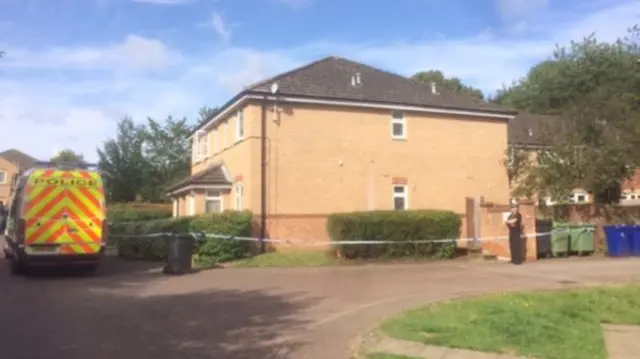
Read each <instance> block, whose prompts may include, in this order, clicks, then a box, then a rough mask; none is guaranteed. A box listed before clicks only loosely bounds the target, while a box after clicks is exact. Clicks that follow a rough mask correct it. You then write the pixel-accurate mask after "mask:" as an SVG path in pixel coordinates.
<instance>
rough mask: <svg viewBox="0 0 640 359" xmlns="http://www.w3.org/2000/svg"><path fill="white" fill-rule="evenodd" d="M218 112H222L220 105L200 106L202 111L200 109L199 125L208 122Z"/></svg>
mask: <svg viewBox="0 0 640 359" xmlns="http://www.w3.org/2000/svg"><path fill="white" fill-rule="evenodd" d="M218 112H220V108H219V107H208V106H203V107H202V108H200V111H198V116H199V118H198V123H197V126H200V125H202V124H204V123H206V122H207V121H209V120H210V119H212V118H213V116H215V115H217V114H218Z"/></svg>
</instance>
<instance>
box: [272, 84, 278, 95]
mask: <svg viewBox="0 0 640 359" xmlns="http://www.w3.org/2000/svg"><path fill="white" fill-rule="evenodd" d="M276 92H278V83H277V82H274V83H273V84H271V93H272V94H274V95H275V94H276Z"/></svg>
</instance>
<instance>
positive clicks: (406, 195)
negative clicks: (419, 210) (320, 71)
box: [391, 184, 409, 211]
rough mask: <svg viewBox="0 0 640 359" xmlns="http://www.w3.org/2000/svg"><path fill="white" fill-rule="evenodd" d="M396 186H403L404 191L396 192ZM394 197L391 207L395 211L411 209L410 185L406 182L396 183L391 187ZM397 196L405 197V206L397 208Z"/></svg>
mask: <svg viewBox="0 0 640 359" xmlns="http://www.w3.org/2000/svg"><path fill="white" fill-rule="evenodd" d="M396 188H402V193H396ZM391 190H392V195H393V197H392V198H391V206H392V207H391V208H392V209H393V210H394V211H402V210H404V211H406V210H408V209H409V186H408V185H406V184H394V185H393V186H392V188H391ZM396 198H404V208H403V209H396Z"/></svg>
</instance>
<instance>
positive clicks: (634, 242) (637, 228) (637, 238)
mask: <svg viewBox="0 0 640 359" xmlns="http://www.w3.org/2000/svg"><path fill="white" fill-rule="evenodd" d="M631 227H632V228H633V230H632V232H633V235H632V236H631V237H630V238H629V252H631V255H632V256H640V225H638V224H634V225H632V226H631Z"/></svg>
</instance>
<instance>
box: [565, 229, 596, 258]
mask: <svg viewBox="0 0 640 359" xmlns="http://www.w3.org/2000/svg"><path fill="white" fill-rule="evenodd" d="M569 232H570V234H569V235H570V237H571V238H570V240H569V252H571V253H578V254H590V253H593V252H595V235H596V226H595V225H593V224H589V223H580V224H572V225H571V226H570V227H569Z"/></svg>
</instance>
